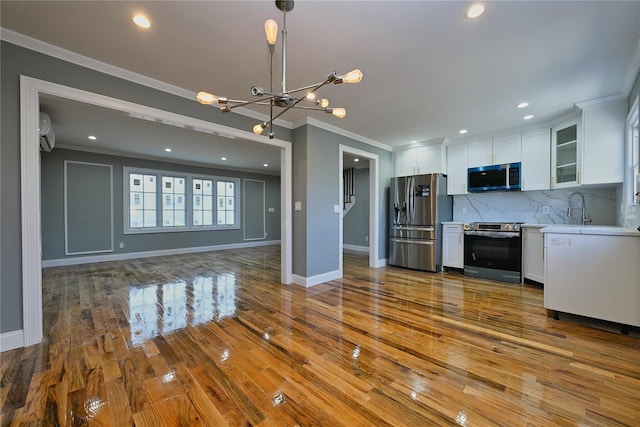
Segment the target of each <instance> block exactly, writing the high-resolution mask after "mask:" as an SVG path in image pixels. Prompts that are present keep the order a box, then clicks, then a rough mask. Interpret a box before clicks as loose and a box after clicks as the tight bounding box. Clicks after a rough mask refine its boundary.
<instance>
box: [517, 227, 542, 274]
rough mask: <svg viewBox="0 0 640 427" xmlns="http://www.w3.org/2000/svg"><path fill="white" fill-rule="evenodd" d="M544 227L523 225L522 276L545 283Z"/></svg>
mask: <svg viewBox="0 0 640 427" xmlns="http://www.w3.org/2000/svg"><path fill="white" fill-rule="evenodd" d="M540 228H542V227H532V226H524V227H522V246H523V248H522V270H523V271H522V277H524V278H525V279H529V280H533V281H535V282H538V283H544V235H543V234H542V233H540Z"/></svg>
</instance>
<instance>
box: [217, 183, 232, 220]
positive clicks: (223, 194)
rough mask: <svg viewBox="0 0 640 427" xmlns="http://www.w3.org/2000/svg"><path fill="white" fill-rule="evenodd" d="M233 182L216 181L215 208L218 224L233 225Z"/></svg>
mask: <svg viewBox="0 0 640 427" xmlns="http://www.w3.org/2000/svg"><path fill="white" fill-rule="evenodd" d="M235 187H236V185H235V183H234V182H231V181H218V206H217V208H216V211H217V217H218V225H234V224H235V223H236V219H235V212H236V210H235V209H236V208H235V206H236V196H235V194H236V193H235V191H236V190H235Z"/></svg>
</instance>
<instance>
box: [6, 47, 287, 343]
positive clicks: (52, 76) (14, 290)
mask: <svg viewBox="0 0 640 427" xmlns="http://www.w3.org/2000/svg"><path fill="white" fill-rule="evenodd" d="M21 74H23V75H26V76H29V77H34V78H38V79H42V80H47V81H50V82H54V83H59V84H62V85H65V86H70V87H75V88H79V89H83V90H87V91H90V92H94V93H99V94H103V95H107V96H111V97H114V98H119V99H123V100H126V101H131V102H135V103H138V104H142V105H149V106H152V107H154V108H159V109H162V110H166V111H170V112H175V113H178V114H182V115H185V116H190V117H195V118H198V119H202V120H207V121H213V122H217V123H221V124H224V125H226V126H231V127H235V128H238V129H242V130H250V129H251V127H252V126H253V125H254V124H255V120H254V119H251V118H247V117H244V116H241V115H237V114H224V115H223V114H222V113H221V112H220V111H218V110H216V109H213V108H210V107H206V106H203V105H200V104H198V103H197V102H194V101H193V100H189V99H186V98H182V97H179V96H175V95H171V94H169V93H166V92H162V91H159V90H155V89H151V88H149V87H146V86H142V85H139V84H136V83H132V82H130V81H127V80H123V79H119V78H116V77H112V76H109V75H106V74H103V73H100V72H98V71H94V70H91V69H88V68H84V67H81V66H78V65H74V64H71V63H69V62H66V61H63V60H59V59H55V58H53V57H50V56H47V55H43V54H40V53H37V52H34V51H31V50H28V49H25V48H22V47H19V46H16V45H13V44H11V43H8V42H5V41H2V43H1V47H0V82H1V85H0V91H1V93H2V97H1V104H0V105H1V114H2V116H1V121H2V126H1V130H0V136H1V144H0V158H1V166H2V168H1V170H0V178H1V179H0V185H1V191H2V204H1V206H0V227H1V229H0V260H1V261H0V262H1V266H0V267H1V268H0V333H5V332H10V331H16V330H20V329H22V257H21V253H22V249H21V244H22V243H21V214H20V75H21ZM275 132H276V134H277V135H278V138H280V139H284V140H288V141H290V140H291V138H292V135H293V132H292V130H290V129H285V128H280V127H277V128H276V129H275ZM33 167H37V166H36V165H33Z"/></svg>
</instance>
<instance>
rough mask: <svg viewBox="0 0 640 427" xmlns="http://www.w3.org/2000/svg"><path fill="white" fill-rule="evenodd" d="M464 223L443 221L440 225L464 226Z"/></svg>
mask: <svg viewBox="0 0 640 427" xmlns="http://www.w3.org/2000/svg"><path fill="white" fill-rule="evenodd" d="M464 223H465V222H464V221H444V222H443V223H442V224H443V225H462V224H464Z"/></svg>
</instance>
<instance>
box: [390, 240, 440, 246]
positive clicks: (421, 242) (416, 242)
mask: <svg viewBox="0 0 640 427" xmlns="http://www.w3.org/2000/svg"><path fill="white" fill-rule="evenodd" d="M391 241H392V242H393V243H409V244H411V245H433V244H434V241H433V240H409V239H391Z"/></svg>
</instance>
